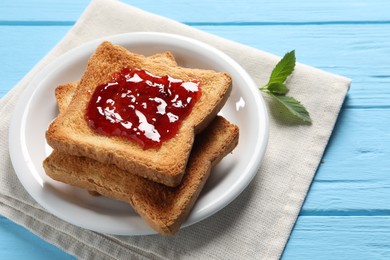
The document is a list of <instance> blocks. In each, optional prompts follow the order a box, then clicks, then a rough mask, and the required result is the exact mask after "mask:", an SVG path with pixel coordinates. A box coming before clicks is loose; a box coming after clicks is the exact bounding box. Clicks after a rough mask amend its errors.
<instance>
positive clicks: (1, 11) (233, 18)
mask: <svg viewBox="0 0 390 260" xmlns="http://www.w3.org/2000/svg"><path fill="white" fill-rule="evenodd" d="M89 2H90V1H89V0H73V1H65V0H62V1H50V0H33V1H23V0H2V1H1V2H0V20H1V21H2V22H5V21H8V22H9V21H18V22H20V21H28V22H39V21H61V22H63V21H67V22H71V21H75V20H77V19H78V17H79V16H80V15H81V13H82V12H83V10H84V9H85V8H86V6H87V5H88V3H89ZM123 2H125V3H128V4H131V5H133V6H135V7H137V8H141V9H144V10H146V11H149V12H153V13H156V14H160V15H163V16H166V17H169V18H171V19H174V20H178V21H182V22H188V23H218V24H219V23H226V22H228V23H264V24H265V25H269V23H271V24H273V23H280V22H283V23H298V24H301V23H321V24H322V23H329V22H331V23H333V22H341V23H350V22H354V21H360V22H377V21H389V19H390V17H389V12H388V9H386V8H383V7H384V6H387V5H386V1H385V0H372V1H365V0H356V1H355V0H348V1H339V0H328V1H309V0H305V1H294V4H291V3H292V2H291V1H289V0H278V1H256V0H250V1H245V4H239V3H238V2H237V1H235V0H228V1H224V0H214V1H208V2H207V4H206V3H205V2H204V1H191V0H185V1H179V0H176V1H142V0H126V1H123Z"/></svg>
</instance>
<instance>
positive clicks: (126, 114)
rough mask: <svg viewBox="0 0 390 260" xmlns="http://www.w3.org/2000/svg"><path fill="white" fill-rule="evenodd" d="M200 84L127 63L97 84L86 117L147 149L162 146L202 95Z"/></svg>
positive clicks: (105, 132)
mask: <svg viewBox="0 0 390 260" xmlns="http://www.w3.org/2000/svg"><path fill="white" fill-rule="evenodd" d="M199 87H200V82H199V81H198V80H191V81H183V80H181V79H176V78H172V77H170V76H168V75H166V76H162V77H160V76H156V75H153V74H151V73H150V72H148V71H145V70H142V69H129V68H126V67H125V68H123V69H122V70H121V71H119V72H116V73H115V74H114V75H113V79H112V81H110V82H108V83H105V84H102V85H99V86H98V87H97V88H96V90H95V91H94V93H93V94H92V97H91V99H90V101H89V104H88V106H87V111H86V114H85V118H86V120H87V122H88V125H89V126H90V127H91V128H92V129H93V130H94V131H96V132H98V133H100V134H103V135H107V136H122V137H126V138H129V139H131V140H133V141H135V142H137V143H139V144H140V145H141V146H142V147H143V148H144V149H147V148H158V147H160V146H161V144H162V142H164V141H166V140H169V139H170V138H172V137H173V136H175V135H176V134H177V132H178V130H179V127H180V124H181V122H182V121H183V120H184V118H186V117H187V116H188V115H189V114H190V112H191V110H192V108H193V106H194V104H195V103H196V101H197V100H198V99H199V98H200V96H201V90H200V88H199Z"/></svg>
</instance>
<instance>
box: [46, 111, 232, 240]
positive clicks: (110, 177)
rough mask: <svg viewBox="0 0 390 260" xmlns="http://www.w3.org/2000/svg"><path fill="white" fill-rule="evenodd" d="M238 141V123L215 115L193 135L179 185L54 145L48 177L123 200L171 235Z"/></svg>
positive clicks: (162, 231) (150, 223)
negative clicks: (192, 144) (214, 168)
mask: <svg viewBox="0 0 390 260" xmlns="http://www.w3.org/2000/svg"><path fill="white" fill-rule="evenodd" d="M237 143H238V128H237V127H236V126H234V125H232V124H231V123H229V122H228V121H227V120H226V119H224V118H222V117H220V116H217V117H216V118H215V119H214V120H213V122H212V123H211V124H210V125H209V126H208V127H207V128H206V129H205V130H204V131H203V132H202V133H200V134H198V135H197V136H196V140H195V144H194V146H193V149H192V152H191V156H190V160H189V163H188V165H187V169H186V174H185V175H184V177H183V181H182V182H181V184H180V185H179V186H177V187H174V188H173V187H167V186H165V185H162V184H159V183H155V182H153V181H150V180H147V179H145V178H142V177H139V176H137V175H133V174H128V172H127V171H123V170H121V169H119V168H118V167H116V166H114V165H108V164H102V163H100V162H97V161H94V160H92V159H89V158H86V157H78V156H72V155H68V154H65V153H61V152H60V151H56V150H54V151H53V153H52V154H51V155H50V156H49V157H48V158H47V159H46V160H45V161H44V164H43V165H44V168H45V171H46V174H47V175H48V176H50V177H51V178H53V179H55V180H58V181H61V182H64V183H67V184H70V185H74V186H77V187H80V188H84V189H87V190H89V191H92V192H97V193H100V194H102V195H104V196H107V197H110V198H114V199H117V200H121V201H124V202H127V203H129V204H131V205H132V206H133V208H134V209H135V210H136V211H137V212H138V213H139V215H140V216H141V217H142V218H143V219H144V220H145V221H146V222H147V223H149V225H150V226H151V227H152V228H153V229H154V230H156V231H157V232H159V233H162V234H174V233H176V232H177V231H178V230H179V229H180V226H181V225H182V224H183V222H184V221H185V220H186V219H187V216H188V214H189V213H190V211H191V209H192V208H193V206H194V203H195V201H196V199H197V197H198V196H199V194H200V191H201V190H202V188H203V186H204V184H205V182H206V180H207V178H208V176H209V174H210V169H211V167H212V166H214V165H215V164H216V163H217V162H219V161H220V160H221V159H222V158H223V157H224V156H225V155H226V154H228V153H230V152H231V151H232V150H233V149H234V147H235V146H236V145H237Z"/></svg>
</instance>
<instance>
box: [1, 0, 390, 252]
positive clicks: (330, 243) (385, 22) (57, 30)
mask: <svg viewBox="0 0 390 260" xmlns="http://www.w3.org/2000/svg"><path fill="white" fill-rule="evenodd" d="M125 2H128V3H131V4H133V5H135V6H137V7H139V8H142V9H144V10H147V11H151V12H154V13H157V14H160V15H164V16H167V17H170V18H172V19H175V20H178V21H181V22H185V23H187V24H189V25H191V26H194V27H196V28H199V29H201V30H204V31H207V32H210V33H213V34H216V35H220V36H222V37H225V38H228V39H232V40H235V41H238V42H241V43H243V44H247V45H250V46H253V47H255V48H259V49H262V50H265V51H268V52H271V53H275V54H278V55H283V54H284V53H285V52H287V51H289V50H291V49H295V50H296V53H297V57H298V61H299V62H302V63H305V64H309V65H312V66H315V67H317V68H320V69H324V70H326V71H329V72H334V73H337V74H342V75H345V76H348V77H351V78H352V79H353V84H352V88H351V91H350V93H349V94H348V98H347V100H346V102H345V104H344V108H343V109H342V112H341V115H340V118H339V120H338V123H337V125H336V128H335V130H334V133H333V136H332V138H331V141H330V144H329V146H328V148H327V150H326V153H325V155H324V158H323V162H322V164H321V166H320V168H319V170H318V172H317V175H316V178H315V180H314V181H313V184H312V186H311V189H310V192H309V194H308V197H307V199H306V201H305V204H304V206H303V208H302V211H301V214H300V217H299V219H298V221H297V224H296V226H295V227H294V230H293V232H292V235H291V238H290V240H289V242H288V244H287V247H286V249H285V251H284V254H283V259H329V258H331V259H389V258H390V237H389V234H390V205H389V204H388V201H390V200H389V199H390V163H389V160H388V158H389V155H390V132H389V131H388V126H389V125H390V102H389V101H390V87H389V86H390V61H389V54H390V34H389V33H388V32H389V31H390V13H389V12H388V10H390V2H388V1H385V0H372V1H368V0H357V1H352V0H349V1H338V0H337V1H336V0H328V1H308V0H300V1H287V0H278V1H261V2H259V1H255V0H244V1H240V2H239V4H238V3H237V1H232V0H229V1H220V0H215V1H204V0H198V1H189V0H186V1H159V2H155V1H138V0H137V1H125ZM87 4H88V1H87V0H82V1H49V0H35V1H21V0H13V1H10V0H3V1H1V2H0V35H1V36H0V37H1V41H0V57H1V63H0V97H1V96H3V95H4V94H5V93H6V92H7V91H9V90H10V89H11V88H12V87H13V86H14V85H15V84H16V83H17V81H18V80H20V79H21V78H22V77H23V75H24V74H25V73H27V72H28V71H29V70H30V69H31V67H32V66H33V65H34V64H35V63H36V62H38V61H39V60H40V59H41V58H42V57H43V56H44V55H45V54H46V53H47V52H48V51H49V50H50V49H51V48H52V47H53V46H54V45H55V43H56V42H58V41H59V40H60V39H61V38H62V37H63V36H64V35H65V34H66V32H67V31H68V30H69V29H70V27H71V25H72V24H73V23H74V21H75V20H76V19H77V17H79V16H80V14H81V13H82V11H83V9H84V8H85V7H86V6H87ZM215 10H217V11H215ZM259 73H260V72H259ZM313 91H315V90H313ZM45 257H47V259H61V258H64V259H67V258H71V257H70V256H69V255H67V254H66V253H63V252H62V251H61V250H58V249H56V248H55V247H54V246H52V245H50V244H48V243H46V242H44V241H43V240H41V239H40V238H38V237H36V236H35V235H33V234H31V233H30V232H29V231H27V230H25V229H24V228H21V227H19V226H18V225H16V224H13V223H12V222H11V221H9V220H7V219H5V218H4V217H1V216H0V259H25V258H27V259H45Z"/></svg>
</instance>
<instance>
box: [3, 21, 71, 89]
mask: <svg viewBox="0 0 390 260" xmlns="http://www.w3.org/2000/svg"><path fill="white" fill-rule="evenodd" d="M69 29H70V27H67V26H65V27H63V26H54V27H45V26H33V27H14V26H0V35H1V41H0V57H1V64H0V97H2V96H3V95H4V94H5V93H7V92H8V90H10V89H11V88H12V87H13V86H14V85H16V83H17V82H18V81H19V80H20V79H22V78H23V76H24V75H25V74H26V73H27V72H28V71H29V70H30V69H31V68H32V67H33V66H34V65H35V64H36V63H37V62H38V61H39V60H41V59H42V58H43V57H44V56H45V55H46V53H48V52H49V51H50V50H51V49H52V48H53V47H54V46H55V44H56V43H57V42H58V41H59V40H61V38H62V37H63V36H64V35H65V34H66V32H67V31H68V30H69Z"/></svg>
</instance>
